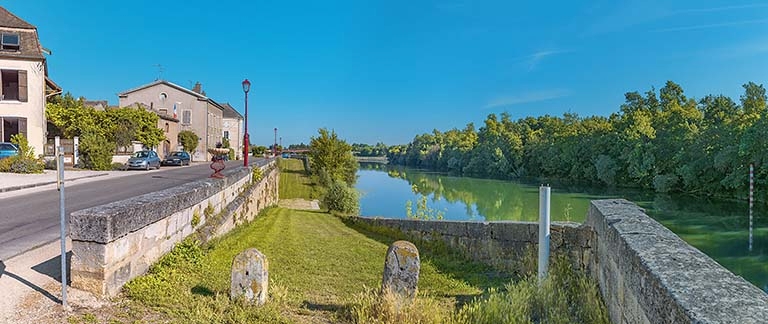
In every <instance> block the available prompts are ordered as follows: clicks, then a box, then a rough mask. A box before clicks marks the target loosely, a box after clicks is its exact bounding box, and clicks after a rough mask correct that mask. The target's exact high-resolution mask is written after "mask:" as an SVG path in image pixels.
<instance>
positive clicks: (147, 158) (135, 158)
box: [125, 151, 160, 170]
mask: <svg viewBox="0 0 768 324" xmlns="http://www.w3.org/2000/svg"><path fill="white" fill-rule="evenodd" d="M125 167H126V168H128V169H142V170H149V169H150V168H156V169H160V157H158V156H157V153H155V151H138V152H136V153H133V155H131V158H130V159H128V162H127V163H125Z"/></svg>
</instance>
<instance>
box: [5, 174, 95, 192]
mask: <svg viewBox="0 0 768 324" xmlns="http://www.w3.org/2000/svg"><path fill="white" fill-rule="evenodd" d="M105 175H109V173H99V174H92V175H87V176H82V177H77V178H72V179H66V180H65V182H68V181H75V180H79V179H87V178H95V177H101V176H105ZM54 183H56V181H46V182H38V183H30V184H25V185H20V186H13V187H5V188H0V193H3V192H10V191H16V190H21V189H28V188H35V187H42V186H47V185H49V184H54Z"/></svg>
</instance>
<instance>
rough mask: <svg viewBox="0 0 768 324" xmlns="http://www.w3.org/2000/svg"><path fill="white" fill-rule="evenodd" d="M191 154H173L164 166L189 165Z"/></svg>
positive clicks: (167, 157) (165, 160)
mask: <svg viewBox="0 0 768 324" xmlns="http://www.w3.org/2000/svg"><path fill="white" fill-rule="evenodd" d="M189 161H190V158H189V153H187V152H179V151H177V152H171V153H168V155H167V156H166V157H165V159H164V160H163V162H162V163H163V165H189Z"/></svg>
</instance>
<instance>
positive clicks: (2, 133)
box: [0, 117, 27, 142]
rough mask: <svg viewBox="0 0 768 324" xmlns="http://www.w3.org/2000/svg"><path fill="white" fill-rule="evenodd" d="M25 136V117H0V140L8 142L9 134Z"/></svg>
mask: <svg viewBox="0 0 768 324" xmlns="http://www.w3.org/2000/svg"><path fill="white" fill-rule="evenodd" d="M16 134H22V135H24V136H25V137H26V136H27V119H26V118H23V117H0V142H10V141H11V136H13V135H16Z"/></svg>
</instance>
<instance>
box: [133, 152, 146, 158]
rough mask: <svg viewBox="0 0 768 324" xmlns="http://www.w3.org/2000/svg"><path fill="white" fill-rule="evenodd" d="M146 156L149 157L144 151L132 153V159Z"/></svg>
mask: <svg viewBox="0 0 768 324" xmlns="http://www.w3.org/2000/svg"><path fill="white" fill-rule="evenodd" d="M148 155H149V153H147V152H144V151H141V152H136V153H133V157H135V158H145V157H147V156H148Z"/></svg>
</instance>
